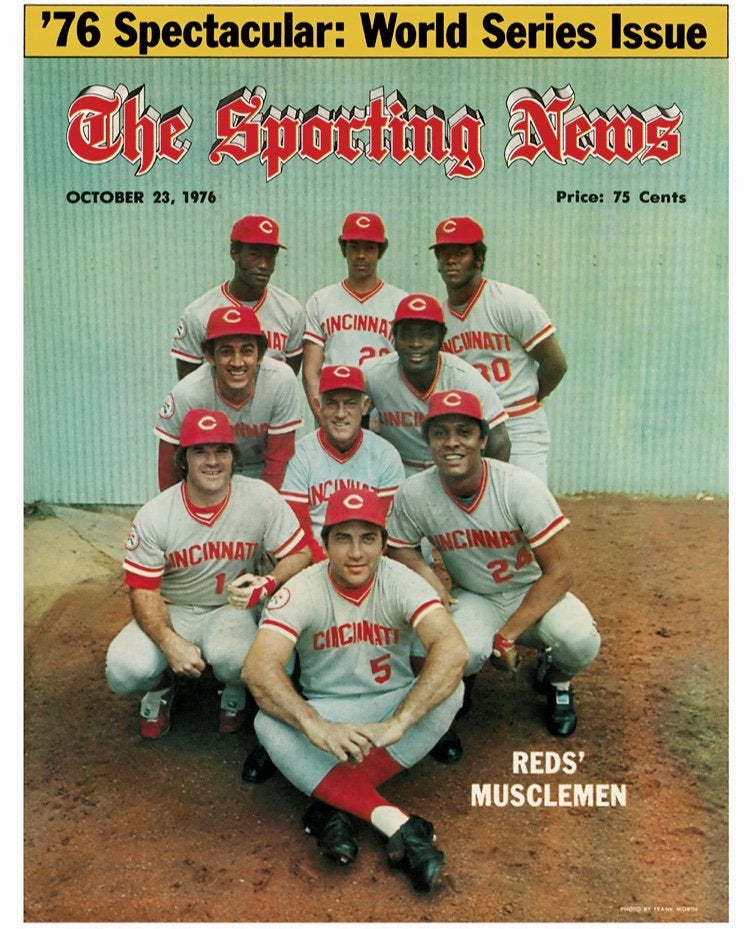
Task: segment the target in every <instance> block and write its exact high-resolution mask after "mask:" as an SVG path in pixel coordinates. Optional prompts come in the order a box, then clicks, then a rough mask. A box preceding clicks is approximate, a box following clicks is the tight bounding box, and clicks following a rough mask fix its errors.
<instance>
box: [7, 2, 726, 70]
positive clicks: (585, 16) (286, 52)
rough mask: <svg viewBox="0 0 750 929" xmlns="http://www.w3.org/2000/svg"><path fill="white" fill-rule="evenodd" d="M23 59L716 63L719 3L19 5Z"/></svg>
mask: <svg viewBox="0 0 750 929" xmlns="http://www.w3.org/2000/svg"><path fill="white" fill-rule="evenodd" d="M24 12H25V43H24V53H25V55H26V56H27V57H35V58H37V57H43V58H147V57H149V58H279V57H294V58H437V57H441V58H442V57H447V58H451V57H452V58H726V57H727V56H728V6H727V5H706V6H703V5H684V6H672V5H669V4H662V5H653V6H640V5H618V6H598V5H592V6H589V5H581V6H551V7H543V6H500V7H497V6H473V5H460V4H459V5H453V6H434V7H433V6H383V7H379V6H292V7H278V6H192V5H191V6H187V5H179V6H143V5H141V6H127V7H118V6H117V5H113V6H72V5H71V6H62V5H50V4H48V5H33V6H26V7H25V11H24Z"/></svg>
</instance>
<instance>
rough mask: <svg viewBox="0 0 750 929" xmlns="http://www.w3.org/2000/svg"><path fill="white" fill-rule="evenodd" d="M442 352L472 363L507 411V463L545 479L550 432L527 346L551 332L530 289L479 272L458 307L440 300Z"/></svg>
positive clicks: (535, 343)
mask: <svg viewBox="0 0 750 929" xmlns="http://www.w3.org/2000/svg"><path fill="white" fill-rule="evenodd" d="M443 307H444V310H445V325H446V326H447V328H448V334H447V335H446V337H445V341H444V343H443V349H444V350H445V351H447V352H451V353H453V354H456V355H459V356H460V357H461V358H463V359H464V360H465V361H467V362H469V364H471V365H473V366H474V367H475V368H476V369H477V370H478V371H479V372H480V373H481V374H482V376H483V377H484V378H485V380H486V381H487V382H488V383H489V384H491V385H492V388H493V390H494V391H495V392H496V394H497V396H498V398H499V399H500V400H501V402H502V404H503V406H504V407H505V409H506V410H507V412H508V416H509V417H510V419H509V420H508V423H507V424H506V428H507V430H508V434H509V435H510V439H511V454H510V463H511V464H517V465H519V466H520V467H523V468H527V469H528V470H530V471H532V472H533V473H534V474H536V475H537V476H538V477H539V478H541V479H542V480H543V481H544V482H545V483H546V482H547V454H548V452H549V444H550V434H549V427H548V425H547V415H546V413H545V412H544V410H543V409H542V406H541V405H540V403H539V402H538V400H537V391H538V389H539V383H538V381H537V373H536V372H537V368H538V365H537V363H536V361H535V360H534V359H533V358H532V357H531V355H530V354H529V352H530V351H531V350H532V349H534V348H535V347H536V346H537V345H539V343H540V342H543V341H544V339H546V338H548V337H549V336H551V335H552V334H553V333H554V332H555V327H554V326H553V325H552V321H551V320H550V318H549V316H548V315H547V313H546V312H545V310H544V309H543V308H542V306H541V304H540V303H539V301H538V300H537V298H536V297H534V296H533V295H532V294H530V293H527V292H526V291H524V290H521V289H520V288H518V287H513V286H511V285H510V284H504V283H501V282H500V281H493V280H489V279H487V278H483V279H482V281H481V283H480V285H479V288H478V289H477V291H476V293H475V294H474V296H473V297H472V298H471V300H470V301H469V302H468V303H467V304H466V305H465V306H462V307H454V306H452V305H451V304H450V302H448V301H445V302H444V303H443Z"/></svg>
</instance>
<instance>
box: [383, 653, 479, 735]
mask: <svg viewBox="0 0 750 929" xmlns="http://www.w3.org/2000/svg"><path fill="white" fill-rule="evenodd" d="M468 658H469V655H468V652H467V650H466V646H465V645H464V643H463V640H462V639H460V637H458V636H457V637H455V638H451V639H450V640H448V641H438V642H436V643H435V644H434V645H433V646H432V647H431V648H430V650H429V652H428V653H427V658H426V659H425V662H424V665H423V666H422V670H421V671H420V672H419V676H418V677H417V682H416V684H415V685H414V686H413V687H412V688H411V690H410V691H409V693H408V694H407V696H406V697H405V699H404V701H403V703H402V704H401V705H400V706H399V707H398V709H397V710H396V712H395V713H394V714H393V718H394V721H396V722H398V724H399V726H400V727H401V728H403V731H404V732H406V731H407V730H408V729H410V728H411V727H412V726H413V725H414V724H415V723H418V722H419V720H420V719H422V718H423V717H424V716H426V715H427V714H428V713H429V712H430V710H433V709H434V708H435V707H436V706H438V705H439V704H441V703H442V702H443V700H445V699H446V698H447V697H449V696H450V695H451V694H452V693H453V691H454V690H455V689H456V687H457V686H458V684H459V682H460V680H461V676H462V675H463V671H464V668H465V667H466V662H467V661H468Z"/></svg>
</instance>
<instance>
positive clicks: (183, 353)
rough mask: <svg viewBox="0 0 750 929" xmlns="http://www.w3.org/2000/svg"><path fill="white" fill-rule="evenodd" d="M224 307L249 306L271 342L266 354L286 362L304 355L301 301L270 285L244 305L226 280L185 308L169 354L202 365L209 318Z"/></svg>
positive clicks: (303, 315)
mask: <svg viewBox="0 0 750 929" xmlns="http://www.w3.org/2000/svg"><path fill="white" fill-rule="evenodd" d="M223 306H249V307H250V309H251V310H254V311H255V313H256V314H257V316H258V321H259V322H260V325H261V328H262V329H263V333H264V335H265V337H266V338H267V339H268V349H267V355H270V356H271V357H273V358H278V359H281V360H282V361H284V360H285V359H287V358H294V357H296V356H298V355H301V354H302V336H303V333H304V329H305V311H304V310H303V308H302V304H301V303H300V302H299V300H296V299H295V298H294V297H292V296H291V294H288V293H286V291H283V290H281V289H280V288H279V287H275V286H274V285H273V284H268V285H267V286H266V289H265V290H264V292H263V295H262V296H261V297H260V299H259V300H257V301H256V302H255V303H247V302H243V301H241V300H238V299H237V298H236V297H233V296H232V295H231V293H230V292H229V281H225V282H224V283H223V284H219V285H218V286H217V287H212V288H211V290H209V291H207V292H206V293H205V294H202V295H201V296H200V297H198V298H197V299H196V300H193V302H192V303H190V304H189V305H188V306H187V307H186V308H185V310H184V311H183V314H182V318H181V319H180V322H179V324H178V326H177V330H176V331H175V334H174V338H173V340H172V348H171V350H170V355H172V357H173V358H176V359H178V361H187V362H189V363H190V364H195V365H199V364H201V362H202V361H203V352H202V351H201V342H202V341H203V340H204V339H205V337H206V324H207V323H208V317H209V316H210V315H211V313H212V312H213V311H214V310H217V309H219V308H220V307H223Z"/></svg>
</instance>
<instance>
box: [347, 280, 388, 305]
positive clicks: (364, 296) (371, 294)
mask: <svg viewBox="0 0 750 929" xmlns="http://www.w3.org/2000/svg"><path fill="white" fill-rule="evenodd" d="M341 286H342V287H343V288H344V290H345V291H346V292H347V293H348V294H349V296H350V297H353V298H354V299H355V300H356V301H357V303H367V301H368V300H369V299H370V297H374V296H375V294H376V293H377V292H378V291H379V290H382V289H383V287H384V286H385V281H378V283H377V284H376V285H375V287H374V288H373V289H372V290H369V291H368V292H367V293H366V294H358V293H355V292H354V291H353V290H352V289H351V287H349V285H348V284H347V283H346V281H342V282H341Z"/></svg>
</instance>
